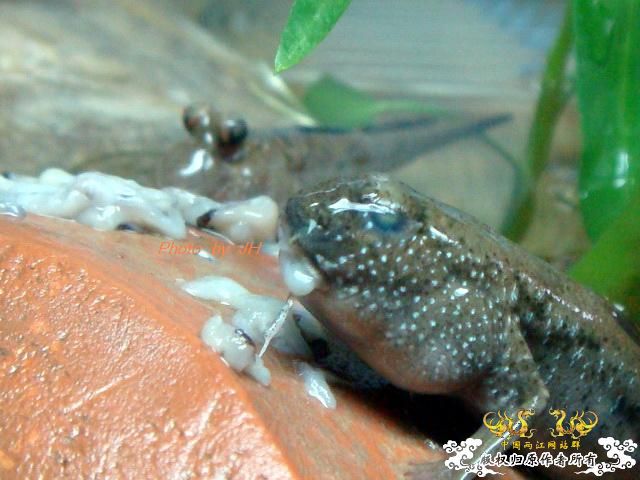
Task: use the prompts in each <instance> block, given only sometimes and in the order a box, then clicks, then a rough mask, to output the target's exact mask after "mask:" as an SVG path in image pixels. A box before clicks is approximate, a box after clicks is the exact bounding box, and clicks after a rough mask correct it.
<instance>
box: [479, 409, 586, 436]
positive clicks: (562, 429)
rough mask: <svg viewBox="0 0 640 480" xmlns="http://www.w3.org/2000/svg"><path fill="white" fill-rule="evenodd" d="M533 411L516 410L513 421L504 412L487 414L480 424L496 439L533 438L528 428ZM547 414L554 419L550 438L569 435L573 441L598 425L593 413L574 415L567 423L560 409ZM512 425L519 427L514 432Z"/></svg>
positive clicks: (532, 431)
mask: <svg viewBox="0 0 640 480" xmlns="http://www.w3.org/2000/svg"><path fill="white" fill-rule="evenodd" d="M534 413H535V412H534V410H533V409H530V408H527V409H524V410H518V413H517V416H516V418H515V420H514V419H513V418H512V417H510V416H509V415H508V414H507V412H506V411H501V410H498V411H497V412H488V413H486V414H485V416H484V417H483V418H482V423H484V426H485V427H487V428H488V429H489V431H490V432H491V433H493V434H494V435H495V436H496V437H502V436H504V435H505V434H506V433H507V432H508V433H509V435H516V436H518V437H521V438H531V437H533V434H534V432H535V431H536V430H535V429H531V428H529V421H530V420H528V419H529V417H531V416H533V415H534ZM549 414H550V415H551V416H553V417H555V419H556V424H555V427H554V428H549V431H550V432H551V436H552V437H554V438H556V437H564V436H565V435H570V436H571V438H573V439H574V440H577V439H579V438H580V437H584V436H585V435H587V434H588V433H589V432H590V431H591V430H593V429H594V427H595V426H596V425H597V424H598V415H596V413H595V412H592V411H587V412H585V411H584V410H582V411H580V412H579V411H576V413H575V414H574V415H573V416H572V417H571V418H570V419H569V421H568V422H567V421H566V419H567V412H566V411H565V410H561V409H553V408H551V409H549ZM514 425H516V426H519V427H518V429H517V430H514Z"/></svg>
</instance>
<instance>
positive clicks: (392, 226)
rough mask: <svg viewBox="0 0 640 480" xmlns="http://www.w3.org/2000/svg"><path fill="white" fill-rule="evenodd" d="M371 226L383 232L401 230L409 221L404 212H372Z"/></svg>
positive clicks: (370, 215)
mask: <svg viewBox="0 0 640 480" xmlns="http://www.w3.org/2000/svg"><path fill="white" fill-rule="evenodd" d="M369 222H371V226H372V227H374V228H376V229H378V230H380V231H381V232H391V233H392V232H399V231H400V230H402V229H403V227H404V226H405V224H406V223H407V217H405V215H404V214H403V213H402V212H395V211H389V212H385V213H379V212H371V213H370V214H369Z"/></svg>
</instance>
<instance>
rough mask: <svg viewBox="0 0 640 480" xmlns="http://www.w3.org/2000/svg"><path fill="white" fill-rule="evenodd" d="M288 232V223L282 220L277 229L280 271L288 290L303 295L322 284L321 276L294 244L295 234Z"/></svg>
mask: <svg viewBox="0 0 640 480" xmlns="http://www.w3.org/2000/svg"><path fill="white" fill-rule="evenodd" d="M290 232H291V230H290V228H289V225H287V223H286V221H285V220H282V221H281V222H280V226H279V229H278V242H279V244H280V254H279V260H280V271H281V272H282V278H283V279H284V283H285V284H286V285H287V288H288V289H289V291H290V292H291V293H292V294H293V295H295V296H296V297H303V296H305V295H308V294H310V293H311V292H312V291H313V290H315V289H316V288H317V287H319V286H321V285H323V278H322V274H321V273H320V271H318V269H317V268H316V267H315V266H314V265H313V264H312V263H311V261H309V259H308V258H307V257H306V255H305V254H304V252H302V250H301V248H300V247H299V246H298V245H296V242H295V240H296V237H295V235H297V234H294V235H293V236H292V235H291V233H290Z"/></svg>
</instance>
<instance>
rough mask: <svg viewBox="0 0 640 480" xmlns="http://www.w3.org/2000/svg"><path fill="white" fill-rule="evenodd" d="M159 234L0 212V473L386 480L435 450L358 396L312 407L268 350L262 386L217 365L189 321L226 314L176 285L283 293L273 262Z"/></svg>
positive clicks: (195, 235) (435, 455)
mask: <svg viewBox="0 0 640 480" xmlns="http://www.w3.org/2000/svg"><path fill="white" fill-rule="evenodd" d="M213 240H214V239H213V237H210V236H208V235H206V234H204V233H202V232H199V231H195V230H194V231H191V232H190V234H189V238H188V239H187V240H185V241H182V242H176V243H184V244H191V245H201V246H203V248H207V246H208V245H209V244H210V243H211V242H212V241H213ZM162 241H165V239H162V238H160V237H156V236H151V235H138V234H133V233H127V232H98V231H95V230H92V229H91V228H88V227H85V226H82V225H79V224H76V223H73V222H70V221H64V220H56V219H50V218H43V217H37V216H33V215H29V216H28V217H27V218H26V219H25V220H22V221H19V220H15V219H12V218H9V217H0V315H1V317H0V478H2V479H14V478H15V479H24V478H30V479H36V478H44V479H52V478H85V479H91V478H132V479H134V478H135V479H142V478H145V479H146V478H162V479H199V478H207V479H313V480H316V479H384V480H389V479H394V478H402V474H403V472H404V471H405V469H406V466H407V465H408V464H409V463H411V462H423V461H428V460H437V459H442V458H444V456H445V455H444V453H442V452H435V451H433V450H429V449H428V448H426V447H425V446H424V445H423V440H424V439H423V438H420V437H418V436H416V434H415V432H408V431H406V430H405V429H402V428H401V427H400V426H399V425H397V422H394V420H393V418H392V417H389V416H388V415H386V414H384V413H382V412H380V411H379V410H378V409H375V408H373V407H372V406H368V405H367V404H366V403H365V402H363V401H362V397H361V396H359V395H358V394H356V393H352V392H349V391H347V390H341V389H339V388H334V392H335V394H336V397H337V400H338V407H337V409H336V410H327V409H325V408H323V407H322V406H321V405H320V403H318V402H317V401H316V400H315V399H313V398H311V397H309V396H308V395H307V394H306V393H305V390H304V387H303V385H302V381H301V379H300V378H299V377H298V376H297V375H296V374H295V372H294V370H293V367H292V362H291V359H289V358H287V357H284V356H281V355H279V354H277V353H275V352H274V351H270V352H269V353H268V354H267V355H266V364H267V366H268V367H269V368H270V369H271V372H272V385H271V386H270V387H268V388H265V387H262V386H260V385H259V384H258V383H256V382H255V381H253V380H251V379H249V378H247V377H245V376H242V375H238V374H236V373H235V372H233V371H232V370H230V369H229V368H228V367H227V366H226V365H225V364H224V363H223V361H222V360H221V359H220V357H219V356H218V355H217V354H216V353H215V352H213V351H211V350H210V349H209V348H207V347H206V346H205V345H204V344H203V343H202V342H201V340H200V338H199V331H200V328H201V326H202V324H203V323H204V321H205V320H206V319H207V318H208V317H209V316H211V315H212V314H213V313H220V314H222V316H223V317H226V318H229V315H230V314H231V313H232V310H230V309H229V308H226V307H224V306H221V305H218V304H215V303H213V302H211V303H204V302H199V301H198V300H196V299H194V298H191V297H190V296H188V295H187V294H186V293H184V292H183V291H182V290H181V289H180V288H179V286H178V284H177V283H176V280H177V279H179V278H182V279H186V280H188V279H193V278H196V277H198V276H202V275H206V274H218V275H226V276H229V277H232V278H234V279H235V280H237V281H238V282H240V283H241V284H243V285H245V286H246V287H247V288H248V289H249V290H251V291H253V292H254V293H261V294H267V295H273V296H277V297H281V298H284V297H285V296H286V290H285V288H284V286H283V285H282V283H281V281H280V279H279V274H278V270H277V262H276V260H275V259H274V258H273V257H269V256H266V255H247V254H241V253H237V252H229V253H226V254H225V255H223V256H220V257H217V259H216V260H215V261H213V262H212V261H207V260H205V259H203V258H200V257H198V256H195V255H192V254H168V253H166V252H164V251H160V245H161V242H162ZM217 242H220V240H217ZM502 478H505V477H502ZM512 478H514V477H512Z"/></svg>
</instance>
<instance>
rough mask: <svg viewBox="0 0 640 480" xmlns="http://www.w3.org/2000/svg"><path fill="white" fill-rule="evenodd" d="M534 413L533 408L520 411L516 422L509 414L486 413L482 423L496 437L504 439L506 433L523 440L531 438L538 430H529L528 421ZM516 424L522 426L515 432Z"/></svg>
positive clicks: (499, 412) (498, 412)
mask: <svg viewBox="0 0 640 480" xmlns="http://www.w3.org/2000/svg"><path fill="white" fill-rule="evenodd" d="M534 413H535V411H534V410H533V409H531V408H527V409H525V410H518V414H517V417H516V421H514V420H513V419H512V418H511V417H510V416H509V415H507V412H501V411H500V410H498V411H497V412H488V413H486V414H485V416H484V417H483V419H482V423H484V426H485V427H487V428H488V429H489V431H490V432H491V433H493V434H494V435H495V436H496V437H502V436H503V435H504V434H505V433H506V432H509V434H510V435H517V436H519V437H521V438H531V437H533V433H534V432H535V431H536V430H535V429H529V424H528V422H527V419H528V418H529V417H531V416H532V415H533V414H534ZM496 416H497V417H498V418H497V419H495V417H496ZM514 424H516V425H520V428H518V430H514V429H513V425H514Z"/></svg>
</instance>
